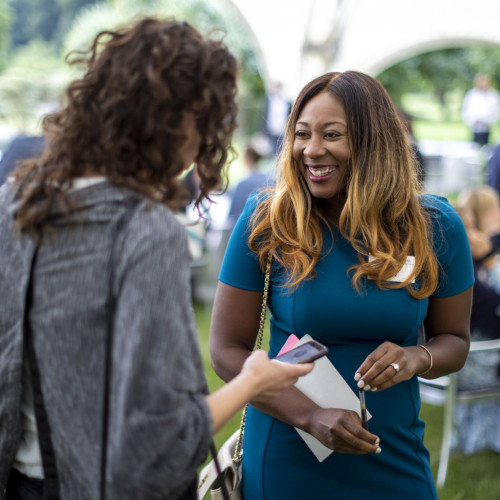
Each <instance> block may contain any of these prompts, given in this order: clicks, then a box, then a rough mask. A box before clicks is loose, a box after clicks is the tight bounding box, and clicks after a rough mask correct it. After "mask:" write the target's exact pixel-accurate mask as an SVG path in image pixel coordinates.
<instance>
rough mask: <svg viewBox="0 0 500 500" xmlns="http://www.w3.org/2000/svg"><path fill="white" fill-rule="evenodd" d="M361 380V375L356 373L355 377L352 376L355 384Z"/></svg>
mask: <svg viewBox="0 0 500 500" xmlns="http://www.w3.org/2000/svg"><path fill="white" fill-rule="evenodd" d="M360 378H361V373H359V372H358V373H356V375H354V380H355V381H356V382H357V381H358V380H359V379H360Z"/></svg>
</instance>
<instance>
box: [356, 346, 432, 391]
mask: <svg viewBox="0 0 500 500" xmlns="http://www.w3.org/2000/svg"><path fill="white" fill-rule="evenodd" d="M426 363H427V364H426ZM428 364H429V358H428V355H427V353H426V352H425V351H424V349H422V348H421V347H418V346H410V347H400V346H398V345H397V344H393V343H392V342H384V343H383V344H381V345H380V346H379V347H377V349H375V350H374V351H373V352H371V353H370V354H369V355H368V356H367V357H366V359H365V361H364V362H363V364H362V365H361V366H360V367H359V368H358V370H357V371H356V374H355V376H354V380H356V381H357V382H358V387H359V388H360V389H364V390H372V391H375V390H376V391H382V390H384V389H388V388H389V387H392V386H393V385H396V384H398V383H399V382H404V381H405V380H410V379H411V378H413V377H414V376H415V375H416V374H417V373H422V372H424V371H425V370H426V369H427V368H428Z"/></svg>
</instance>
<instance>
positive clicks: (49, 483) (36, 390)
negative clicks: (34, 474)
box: [24, 246, 61, 500]
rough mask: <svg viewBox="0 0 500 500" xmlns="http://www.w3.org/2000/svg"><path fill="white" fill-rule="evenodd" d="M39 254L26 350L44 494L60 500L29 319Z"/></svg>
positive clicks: (28, 298)
mask: <svg viewBox="0 0 500 500" xmlns="http://www.w3.org/2000/svg"><path fill="white" fill-rule="evenodd" d="M37 256H38V246H37V247H35V251H34V253H33V257H32V259H31V269H30V275H29V281H28V288H27V292H26V303H25V308H24V339H25V346H26V352H27V357H28V363H29V368H30V373H31V384H32V387H33V404H34V407H35V418H36V425H37V430H38V441H39V444H40V453H41V457H42V465H43V473H44V476H45V479H44V481H43V496H44V499H45V500H59V499H60V498H61V495H60V492H59V476H58V473H57V466H56V460H55V455H54V449H53V447H52V438H51V429H50V424H49V420H48V418H47V413H46V411H45V404H44V401H43V394H42V387H41V384H40V373H39V371H38V362H37V359H36V353H35V346H34V342H33V336H32V335H31V331H30V326H29V321H28V315H29V311H30V308H31V301H32V295H33V269H34V267H35V262H36V258H37Z"/></svg>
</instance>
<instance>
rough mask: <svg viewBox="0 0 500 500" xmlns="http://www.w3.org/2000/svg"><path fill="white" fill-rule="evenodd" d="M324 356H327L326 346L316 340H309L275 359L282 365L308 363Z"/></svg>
mask: <svg viewBox="0 0 500 500" xmlns="http://www.w3.org/2000/svg"><path fill="white" fill-rule="evenodd" d="M326 354H328V348H327V347H326V346H324V345H323V344H321V343H320V342H318V341H316V340H309V341H308V342H305V343H304V344H302V345H299V346H297V347H294V348H293V349H290V350H289V351H288V352H285V354H282V355H281V356H277V357H276V358H275V359H276V360H277V361H282V362H283V363H292V364H297V363H310V362H311V361H314V360H315V359H318V358H321V357H322V356H325V355H326Z"/></svg>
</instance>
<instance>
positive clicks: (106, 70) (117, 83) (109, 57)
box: [15, 18, 237, 232]
mask: <svg viewBox="0 0 500 500" xmlns="http://www.w3.org/2000/svg"><path fill="white" fill-rule="evenodd" d="M67 61H68V62H69V63H70V64H82V63H83V64H84V65H85V67H86V72H85V74H84V76H83V77H82V78H80V79H78V80H76V81H74V82H73V83H71V84H70V85H69V87H68V89H67V91H66V96H65V97H66V99H65V102H66V105H65V106H64V107H63V108H62V109H61V110H60V111H58V112H56V113H54V114H52V115H48V116H46V117H45V119H44V130H45V133H46V136H47V138H48V147H47V149H46V151H45V152H44V153H43V155H42V156H41V157H40V158H39V159H33V160H29V161H27V162H24V163H23V164H22V165H21V166H20V167H18V169H16V172H15V182H16V184H17V185H18V186H19V193H20V203H19V207H18V210H17V213H16V223H17V225H18V226H19V228H20V229H21V231H22V232H34V231H36V229H37V228H38V227H40V226H41V225H42V224H43V221H44V219H45V218H46V217H47V215H48V213H49V211H50V210H51V208H52V206H53V205H54V204H57V205H59V206H60V207H61V208H62V209H63V210H65V211H66V213H69V212H71V211H72V210H73V208H74V206H73V205H72V204H71V203H70V202H69V199H68V196H67V194H68V190H69V189H70V187H71V182H72V180H73V179H74V178H76V177H81V176H86V175H103V176H106V177H107V178H108V179H109V180H110V181H111V182H113V183H114V184H116V185H119V186H125V187H128V188H131V189H133V190H135V191H138V192H141V193H143V194H144V195H146V196H148V197H149V198H151V199H154V200H157V201H160V202H162V203H165V204H166V205H168V206H170V207H171V208H173V209H175V208H176V207H177V206H178V203H179V202H180V195H181V193H182V188H181V186H180V182H179V179H178V177H179V174H180V173H181V172H182V171H183V169H184V165H183V162H182V160H181V158H180V157H179V154H178V151H179V148H180V147H181V145H182V144H183V142H184V140H185V139H186V135H185V134H184V133H183V130H182V129H181V127H180V123H181V120H182V117H183V115H184V113H185V112H188V111H192V112H194V113H195V114H196V125H197V128H198V131H199V133H200V135H201V144H200V148H199V152H198V155H197V157H196V163H197V167H198V172H199V175H200V178H201V181H200V188H201V194H200V197H199V199H198V202H199V201H201V199H202V198H204V197H208V195H209V192H210V191H211V190H212V189H213V188H215V187H218V186H221V185H223V184H225V179H226V177H225V173H224V166H225V165H226V163H227V161H228V159H229V157H230V155H231V154H232V153H234V151H233V149H232V147H231V137H232V134H233V131H234V129H235V128H236V104H235V95H236V81H237V62H236V59H235V58H234V56H233V55H232V54H231V53H230V52H229V51H228V49H227V48H226V46H225V45H224V44H223V43H222V42H221V41H219V40H212V39H210V38H208V37H207V38H204V37H202V36H201V35H200V34H199V32H198V31H197V30H195V29H194V28H193V27H192V26H190V25H189V24H187V23H185V22H177V21H175V20H161V19H155V18H143V19H140V20H138V21H136V22H134V23H133V24H131V25H127V26H124V27H122V28H118V29H116V30H113V31H103V32H101V33H99V34H98V35H97V36H96V37H95V39H94V41H93V43H92V45H91V47H90V49H89V50H88V51H86V52H71V53H70V54H68V56H67Z"/></svg>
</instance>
